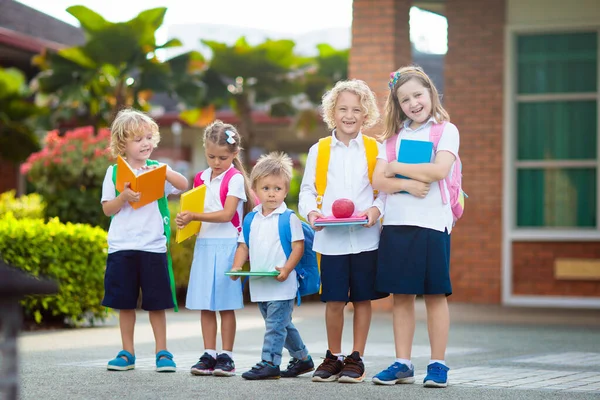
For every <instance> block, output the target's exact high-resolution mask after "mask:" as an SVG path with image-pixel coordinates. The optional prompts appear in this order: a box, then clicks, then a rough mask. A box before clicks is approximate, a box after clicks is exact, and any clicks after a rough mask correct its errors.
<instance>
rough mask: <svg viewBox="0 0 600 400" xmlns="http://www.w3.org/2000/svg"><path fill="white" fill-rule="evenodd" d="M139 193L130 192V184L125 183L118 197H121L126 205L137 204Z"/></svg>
mask: <svg viewBox="0 0 600 400" xmlns="http://www.w3.org/2000/svg"><path fill="white" fill-rule="evenodd" d="M140 196H141V193H140V192H134V191H133V190H131V183H129V182H125V189H124V190H123V191H122V192H121V194H120V195H119V197H121V198H122V199H123V200H124V201H125V202H127V203H137V202H138V201H140Z"/></svg>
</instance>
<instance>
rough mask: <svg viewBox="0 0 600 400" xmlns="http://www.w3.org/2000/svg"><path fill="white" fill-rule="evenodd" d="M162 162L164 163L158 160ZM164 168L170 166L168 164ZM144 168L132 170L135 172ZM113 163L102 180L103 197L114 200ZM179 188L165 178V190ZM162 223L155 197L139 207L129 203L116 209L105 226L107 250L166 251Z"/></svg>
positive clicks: (172, 190) (167, 191) (173, 192)
mask: <svg viewBox="0 0 600 400" xmlns="http://www.w3.org/2000/svg"><path fill="white" fill-rule="evenodd" d="M160 165H163V164H160ZM167 169H168V170H171V167H169V166H168V165H167ZM142 172H143V170H141V169H137V170H135V173H136V175H139V174H140V173H142ZM112 177H113V166H112V165H111V166H110V167H108V169H107V170H106V175H105V176H104V182H103V183H102V200H101V202H102V203H104V202H105V201H110V200H113V199H114V198H115V197H116V193H115V184H114V183H113V180H112ZM176 193H179V190H177V189H175V188H174V187H173V185H171V184H170V183H169V182H168V181H166V180H165V194H166V195H170V194H176ZM164 231H165V229H164V225H163V220H162V216H161V215H160V210H159V209H158V201H154V202H152V203H150V204H147V205H145V206H144V207H142V208H138V209H137V210H134V209H133V207H131V205H129V203H125V205H124V206H123V207H122V208H121V210H120V211H119V212H118V213H116V214H115V215H114V216H113V218H112V221H111V222H110V227H109V228H108V253H109V254H110V253H114V252H116V251H122V250H141V251H147V252H150V253H165V252H166V251H167V238H166V237H165V234H164Z"/></svg>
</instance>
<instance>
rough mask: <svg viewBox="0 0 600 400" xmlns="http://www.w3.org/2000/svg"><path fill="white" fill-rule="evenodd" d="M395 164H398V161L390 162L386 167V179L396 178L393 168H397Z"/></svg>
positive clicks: (384, 173) (384, 171) (384, 172)
mask: <svg viewBox="0 0 600 400" xmlns="http://www.w3.org/2000/svg"><path fill="white" fill-rule="evenodd" d="M395 164H398V161H392V162H389V163H387V165H386V166H385V169H384V170H383V175H384V176H385V177H386V178H395V177H396V173H395V172H394V170H393V167H394V166H395Z"/></svg>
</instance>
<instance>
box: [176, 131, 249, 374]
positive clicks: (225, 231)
mask: <svg viewBox="0 0 600 400" xmlns="http://www.w3.org/2000/svg"><path fill="white" fill-rule="evenodd" d="M241 149H242V147H241V139H240V135H239V133H238V132H237V130H236V129H235V127H234V126H233V125H229V124H225V123H223V122H221V121H219V120H216V121H214V122H213V123H212V124H210V125H209V126H207V127H206V129H205V131H204V151H205V155H206V161H207V163H208V166H209V168H208V169H206V170H204V171H201V172H199V173H198V174H197V175H196V178H195V179H194V187H197V186H200V185H206V195H205V199H204V212H202V213H192V212H189V211H184V212H182V213H179V214H177V218H176V223H177V227H178V228H180V229H181V228H183V227H185V226H186V225H187V224H189V223H190V222H191V221H201V222H202V225H201V227H200V232H199V233H198V238H197V239H196V245H195V247H194V258H193V260H192V269H191V271H190V280H189V284H188V292H187V298H186V301H185V306H186V308H188V309H190V310H200V322H201V326H202V339H203V340H204V349H205V351H204V353H203V354H202V356H201V357H200V359H199V360H198V362H197V363H196V364H195V365H193V366H192V368H191V373H192V374H193V375H217V376H233V375H235V364H234V362H233V354H232V352H233V342H234V339H235V330H236V319H235V310H237V309H240V308H242V307H244V303H243V298H242V287H241V284H240V281H232V280H231V279H229V277H228V276H226V275H225V272H227V271H229V270H230V269H231V266H232V265H233V258H234V255H235V251H236V249H237V239H238V236H239V232H240V231H241V225H242V221H243V217H244V214H246V213H248V212H250V211H251V210H252V208H253V207H254V197H253V194H252V192H251V190H250V185H249V181H248V177H247V175H246V172H245V170H244V167H243V165H242V163H241V161H240V159H239V156H238V155H239V152H240V150H241ZM217 312H219V314H220V316H221V342H222V346H223V349H222V351H221V352H220V353H219V354H218V355H217V350H216V348H217Z"/></svg>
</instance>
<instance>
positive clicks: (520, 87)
mask: <svg viewBox="0 0 600 400" xmlns="http://www.w3.org/2000/svg"><path fill="white" fill-rule="evenodd" d="M597 40H598V38H597V34H596V32H582V33H570V34H552V35H524V36H519V37H518V39H517V62H518V65H517V71H518V73H517V75H518V76H517V92H518V93H519V94H526V93H530V94H532V93H581V92H595V91H596V87H597V86H596V85H597V79H598V77H597V74H598V70H597V61H598V44H597Z"/></svg>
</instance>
